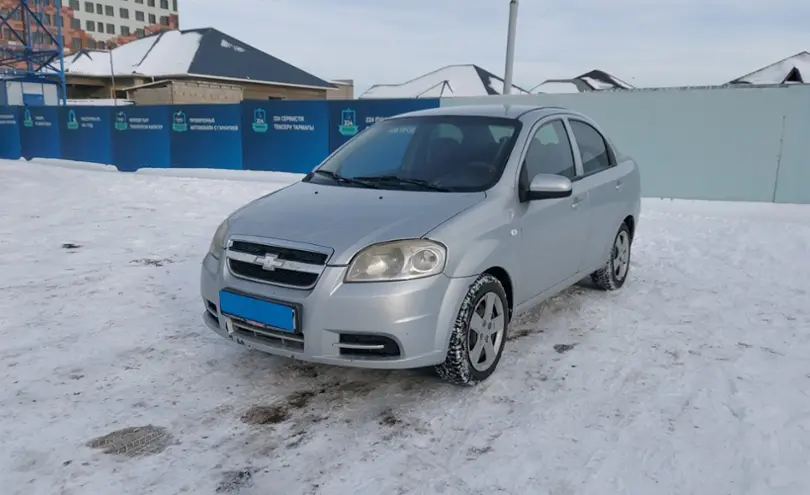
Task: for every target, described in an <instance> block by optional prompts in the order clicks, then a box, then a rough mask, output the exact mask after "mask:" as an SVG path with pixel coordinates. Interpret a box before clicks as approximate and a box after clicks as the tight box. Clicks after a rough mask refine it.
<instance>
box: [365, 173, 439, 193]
mask: <svg viewBox="0 0 810 495" xmlns="http://www.w3.org/2000/svg"><path fill="white" fill-rule="evenodd" d="M355 180H361V181H364V182H366V183H368V182H371V183H380V182H394V183H397V184H408V185H410V186H417V187H420V188H422V189H427V190H430V191H441V192H450V189H447V188H446V187H441V186H436V185H434V184H431V183H430V182H428V181H426V180H422V179H408V178H406V177H400V176H398V175H375V176H369V177H356V178H355Z"/></svg>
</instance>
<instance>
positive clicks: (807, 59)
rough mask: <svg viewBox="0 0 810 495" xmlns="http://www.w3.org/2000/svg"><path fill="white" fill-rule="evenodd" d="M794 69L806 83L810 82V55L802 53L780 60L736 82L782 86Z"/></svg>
mask: <svg viewBox="0 0 810 495" xmlns="http://www.w3.org/2000/svg"><path fill="white" fill-rule="evenodd" d="M794 67H795V68H796V69H798V70H799V72H800V73H801V75H802V80H804V82H808V81H810V53H808V52H801V53H797V54H796V55H793V56H792V57H788V58H786V59H784V60H780V61H779V62H776V63H775V64H771V65H769V66H767V67H763V68H762V69H759V70H757V71H754V72H752V73H750V74H746V75H744V76H742V77H740V78H738V79H735V82H746V83H750V84H781V83H782V82H783V81H784V80H785V78H786V77H787V76H788V74H790V71H791V70H793V68H794Z"/></svg>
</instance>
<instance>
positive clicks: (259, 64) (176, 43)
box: [65, 28, 335, 89]
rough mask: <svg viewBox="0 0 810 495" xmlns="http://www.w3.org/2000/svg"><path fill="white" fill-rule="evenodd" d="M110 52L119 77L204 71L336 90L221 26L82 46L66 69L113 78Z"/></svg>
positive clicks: (209, 74) (222, 76)
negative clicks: (107, 46)
mask: <svg viewBox="0 0 810 495" xmlns="http://www.w3.org/2000/svg"><path fill="white" fill-rule="evenodd" d="M110 54H112V68H113V70H114V73H115V75H116V76H132V75H138V76H144V77H155V78H157V77H163V78H165V77H170V76H184V75H190V76H203V77H210V78H215V79H216V78H219V79H226V80H242V81H251V82H254V83H264V84H276V85H282V86H284V85H287V86H297V87H311V88H319V89H334V88H335V86H333V85H332V84H330V83H328V82H326V81H324V80H322V79H319V78H317V77H315V76H313V75H312V74H310V73H308V72H305V71H303V70H301V69H299V68H297V67H295V66H293V65H290V64H288V63H287V62H284V61H283V60H280V59H278V58H276V57H273V56H272V55H269V54H267V53H265V52H262V51H261V50H258V49H256V48H254V47H252V46H250V45H248V44H246V43H243V42H241V41H239V40H237V39H235V38H232V37H230V36H228V35H226V34H224V33H222V32H220V31H218V30H216V29H213V28H203V29H192V30H187V31H180V30H167V31H160V32H158V33H155V34H153V35H151V36H147V37H145V38H141V39H138V40H135V41H131V42H129V43H125V44H123V45H121V46H119V47H117V48H114V49H113V50H112V51H111V52H110V51H101V50H81V51H79V52H77V53H75V54H73V55H70V56H68V57H66V58H65V72H66V73H67V74H72V75H85V76H95V77H109V76H110V73H111V68H110Z"/></svg>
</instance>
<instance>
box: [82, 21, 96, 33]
mask: <svg viewBox="0 0 810 495" xmlns="http://www.w3.org/2000/svg"><path fill="white" fill-rule="evenodd" d="M84 30H85V31H95V30H96V23H95V21H84Z"/></svg>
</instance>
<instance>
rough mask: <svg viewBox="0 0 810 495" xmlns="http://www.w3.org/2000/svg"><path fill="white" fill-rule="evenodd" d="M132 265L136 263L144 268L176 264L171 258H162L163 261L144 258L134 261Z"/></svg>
mask: <svg viewBox="0 0 810 495" xmlns="http://www.w3.org/2000/svg"><path fill="white" fill-rule="evenodd" d="M130 263H135V264H137V265H143V266H163V265H166V264H169V263H174V260H170V259H169V258H161V259H152V258H142V259H139V260H132V261H130Z"/></svg>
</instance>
